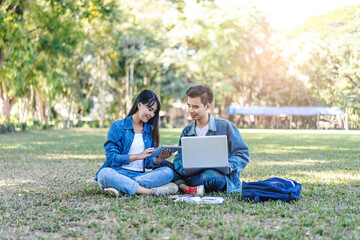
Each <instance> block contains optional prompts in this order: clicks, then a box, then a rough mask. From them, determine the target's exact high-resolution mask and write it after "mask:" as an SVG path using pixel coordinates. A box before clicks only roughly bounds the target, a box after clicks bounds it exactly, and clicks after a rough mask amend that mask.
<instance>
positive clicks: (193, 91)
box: [186, 85, 214, 106]
mask: <svg viewBox="0 0 360 240" xmlns="http://www.w3.org/2000/svg"><path fill="white" fill-rule="evenodd" d="M186 95H187V96H188V97H191V98H195V97H200V99H201V102H202V104H204V106H205V105H206V104H208V103H210V104H211V103H212V101H213V98H214V94H213V91H212V90H211V88H210V87H209V86H208V85H196V86H192V87H190V88H189V89H188V90H187V91H186Z"/></svg>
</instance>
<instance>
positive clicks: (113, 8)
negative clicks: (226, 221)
mask: <svg viewBox="0 0 360 240" xmlns="http://www.w3.org/2000/svg"><path fill="white" fill-rule="evenodd" d="M145 6H146V7H145ZM358 12H359V7H347V8H341V9H338V10H336V11H333V12H330V13H329V14H327V15H323V16H319V17H316V18H311V19H309V20H308V21H307V22H306V23H305V25H304V26H303V27H302V28H298V29H296V30H294V31H293V32H292V33H291V34H290V35H288V36H282V35H280V34H279V33H277V32H275V31H274V30H273V29H271V27H270V25H269V24H268V22H267V19H266V17H265V15H264V14H263V13H262V12H260V11H258V10H257V9H255V8H246V7H245V8H242V9H237V8H230V7H227V6H219V5H217V4H216V2H215V1H185V2H184V1H150V0H137V1H124V0H122V1H117V0H109V1H80V0H69V1H63V0H53V1H44V0H28V1H24V0H20V1H19V0H4V1H1V2H0V29H1V32H0V34H1V35H0V36H1V37H0V80H1V82H0V106H2V109H0V112H1V113H2V114H3V115H4V116H5V117H6V119H7V122H8V123H10V121H11V119H12V117H11V116H10V115H17V116H16V118H18V119H19V121H20V122H22V123H25V122H27V121H28V120H29V119H35V120H38V121H39V122H40V123H41V124H43V125H45V126H46V125H48V124H49V125H54V124H55V122H56V121H66V124H65V126H67V127H70V126H71V125H73V126H78V125H79V124H78V123H79V122H80V121H83V120H84V119H86V118H89V119H91V120H92V121H94V120H99V124H100V126H102V125H103V122H104V121H105V119H107V120H110V121H112V120H115V119H117V118H121V117H124V116H125V115H126V113H127V112H128V110H129V107H130V105H131V103H132V101H133V99H134V98H135V96H136V94H137V93H138V92H139V91H141V90H143V89H145V88H147V89H151V90H153V91H154V92H156V93H157V94H158V95H159V96H160V98H161V101H162V106H163V110H165V111H168V112H170V111H169V109H170V108H171V107H172V104H173V103H174V102H177V101H178V100H181V101H183V100H184V99H185V97H186V96H185V91H186V89H187V88H188V87H189V86H190V85H193V84H199V83H201V84H208V85H210V86H211V87H212V88H213V90H214V92H215V103H214V107H215V111H216V113H218V114H219V115H221V116H222V117H225V112H226V110H227V107H228V106H229V105H230V104H232V103H234V104H240V105H268V106H283V105H294V106H304V105H305V106H307V105H334V106H340V107H343V108H348V112H350V113H351V114H352V115H351V116H350V119H358V116H359V114H360V113H359V104H360V103H359V99H360V97H359V94H360V93H359V91H360V90H359V73H358V69H359V66H358V65H359V56H360V53H359V51H360V50H359V46H360V45H359V40H358V39H360V38H359V31H358V29H359V26H360V25H359V22H360V20H359V19H358ZM14 108H15V109H14ZM351 121H352V124H353V125H354V126H357V125H358V123H356V120H355V121H354V120H351Z"/></svg>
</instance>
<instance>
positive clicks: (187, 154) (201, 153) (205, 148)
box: [181, 135, 230, 175]
mask: <svg viewBox="0 0 360 240" xmlns="http://www.w3.org/2000/svg"><path fill="white" fill-rule="evenodd" d="M181 146H182V148H181V149H182V161H183V168H184V171H185V173H186V174H188V175H194V174H196V173H197V172H199V171H201V170H204V169H208V168H212V169H216V170H218V171H219V172H221V173H223V174H229V170H230V168H229V164H228V146H227V136H226V135H215V136H199V137H182V138H181Z"/></svg>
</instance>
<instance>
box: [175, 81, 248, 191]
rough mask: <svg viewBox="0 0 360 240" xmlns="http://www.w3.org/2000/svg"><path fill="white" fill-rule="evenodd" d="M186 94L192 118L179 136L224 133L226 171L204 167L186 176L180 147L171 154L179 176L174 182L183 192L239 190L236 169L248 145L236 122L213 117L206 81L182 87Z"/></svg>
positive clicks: (240, 167) (244, 160) (241, 165)
mask: <svg viewBox="0 0 360 240" xmlns="http://www.w3.org/2000/svg"><path fill="white" fill-rule="evenodd" d="M186 95H187V96H188V100H187V107H188V113H189V115H190V116H191V118H192V119H193V120H195V121H194V122H192V123H190V124H189V125H187V126H186V127H185V128H184V129H183V131H182V133H181V136H180V140H179V146H180V145H181V138H182V137H187V136H211V135H226V136H227V139H228V152H229V167H230V173H229V174H226V175H224V174H222V173H220V172H219V171H217V170H215V169H205V170H203V171H201V172H200V173H198V174H196V175H192V176H188V175H187V174H186V173H185V172H184V168H183V165H182V154H181V151H179V152H178V154H177V155H176V156H175V158H174V162H173V163H174V167H175V170H176V171H177V172H178V173H180V174H181V175H182V177H183V179H181V180H178V181H177V182H176V183H177V184H178V185H179V188H180V189H181V190H182V191H184V192H185V193H189V194H196V195H203V194H204V192H205V191H206V192H212V191H226V192H227V193H233V192H241V182H240V172H241V171H242V170H243V169H244V168H245V166H246V165H247V164H248V163H249V148H248V147H247V145H246V144H245V142H244V141H243V139H242V137H241V135H240V132H239V130H238V129H237V128H236V126H235V125H234V124H233V123H231V122H229V121H227V120H225V119H221V118H215V117H213V116H212V115H211V114H209V109H210V106H211V102H212V100H213V92H212V90H211V89H210V87H209V86H207V85H197V86H193V87H190V88H189V89H188V90H187V91H186Z"/></svg>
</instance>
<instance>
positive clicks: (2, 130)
mask: <svg viewBox="0 0 360 240" xmlns="http://www.w3.org/2000/svg"><path fill="white" fill-rule="evenodd" d="M6 132H7V128H6V126H5V125H4V124H0V134H1V133H6Z"/></svg>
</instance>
